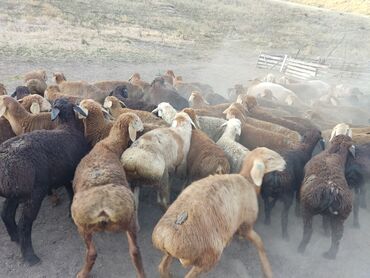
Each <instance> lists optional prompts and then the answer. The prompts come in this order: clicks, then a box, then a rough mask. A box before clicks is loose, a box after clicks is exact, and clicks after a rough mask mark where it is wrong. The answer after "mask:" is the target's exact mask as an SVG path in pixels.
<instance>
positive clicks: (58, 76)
mask: <svg viewBox="0 0 370 278" xmlns="http://www.w3.org/2000/svg"><path fill="white" fill-rule="evenodd" d="M53 79H54V81H55V83H57V84H60V83H61V82H63V81H67V79H66V77H65V76H64V74H63V73H61V72H55V73H53Z"/></svg>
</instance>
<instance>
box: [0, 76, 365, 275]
mask: <svg viewBox="0 0 370 278" xmlns="http://www.w3.org/2000/svg"><path fill="white" fill-rule="evenodd" d="M53 77H54V81H55V83H53V82H50V83H53V84H47V81H48V79H47V72H46V71H45V70H35V71H32V72H28V73H26V74H24V80H23V81H24V84H23V85H21V86H18V87H17V88H16V89H15V91H14V92H13V93H12V94H8V93H7V90H6V87H5V86H4V85H3V84H0V94H1V96H0V117H1V118H0V196H1V197H3V198H5V201H4V204H3V209H2V213H1V218H2V220H3V223H4V225H5V227H6V230H7V232H8V234H9V236H10V239H11V241H14V242H16V243H17V244H19V246H20V250H21V254H22V257H23V259H24V261H25V262H26V263H28V264H29V265H30V266H32V265H35V264H37V263H39V262H40V258H39V257H38V256H37V255H36V253H37V252H35V250H34V249H33V246H32V240H31V238H32V225H33V222H34V220H35V219H36V218H37V215H38V212H39V210H40V207H41V203H42V201H43V199H44V198H45V197H46V196H48V195H49V196H52V197H53V198H52V199H51V200H52V202H54V203H56V202H58V200H59V198H58V195H57V194H56V193H55V189H56V188H58V187H61V186H63V187H65V189H66V191H67V193H68V196H69V197H70V211H69V212H67V211H66V213H70V216H71V218H72V219H73V222H74V223H75V225H76V227H77V230H78V232H79V234H80V235H81V238H82V239H83V241H84V242H85V245H86V254H85V262H84V265H83V266H82V268H81V270H80V271H79V272H78V274H77V277H79V278H84V277H88V276H89V273H90V272H91V270H92V268H93V266H94V263H95V260H96V257H97V251H96V248H95V245H94V243H93V239H92V238H93V234H94V233H96V232H104V231H109V232H124V233H125V234H126V235H127V240H128V246H129V253H130V257H131V260H132V263H133V265H134V267H135V270H136V273H137V276H138V277H145V271H144V269H145V265H144V264H143V261H142V256H141V252H142V249H140V247H139V246H140V242H139V241H138V237H137V236H138V233H139V230H140V214H139V200H140V189H141V188H142V187H150V188H152V190H155V191H156V192H157V202H158V205H159V206H160V207H161V208H162V209H163V216H162V217H161V219H160V220H159V221H158V223H157V224H156V225H155V227H153V233H152V242H153V245H154V247H155V248H157V249H159V250H161V251H162V252H163V258H162V259H161V261H160V263H159V266H158V271H159V274H160V276H161V277H170V267H171V263H172V261H173V259H178V260H179V261H180V263H181V264H182V265H183V266H184V267H187V266H191V269H190V271H189V272H188V273H187V274H186V276H185V277H186V278H191V277H198V276H199V275H200V274H202V273H205V272H208V271H211V269H212V268H213V267H214V266H215V265H216V264H217V263H218V261H219V260H220V258H221V254H222V252H223V249H224V248H225V247H226V246H227V245H228V243H229V242H230V241H231V240H232V238H233V237H234V235H235V234H238V235H239V236H240V237H243V238H246V239H248V240H249V241H251V242H252V243H253V245H254V246H255V247H256V249H257V251H258V255H259V259H260V262H261V268H262V272H263V275H264V276H265V277H272V276H273V270H272V269H271V266H270V263H269V259H268V257H267V255H266V251H265V247H264V244H263V241H262V239H261V237H260V236H259V234H258V233H257V232H256V231H255V230H254V224H255V223H256V221H257V218H258V215H259V213H258V208H259V206H258V203H259V200H260V201H262V202H263V206H264V222H265V224H266V225H269V224H270V222H271V211H272V209H273V208H274V206H275V204H276V202H278V201H281V202H282V203H283V210H282V213H281V234H282V238H283V239H285V240H288V239H289V224H288V215H289V210H290V207H291V206H292V205H293V203H295V214H296V216H297V217H302V220H303V236H302V240H301V242H300V243H299V245H298V244H297V246H298V252H300V253H303V252H305V249H306V248H307V245H308V243H309V241H310V238H311V235H312V231H313V225H312V224H313V217H314V216H315V215H321V216H322V218H323V228H324V231H325V233H327V234H328V233H329V231H330V230H331V246H330V248H329V250H328V251H327V252H325V253H324V257H325V258H328V259H335V258H336V255H337V253H338V249H339V245H340V240H341V239H342V236H343V232H344V225H343V224H344V222H345V220H346V219H347V218H348V216H349V215H350V213H351V212H352V210H353V213H354V223H353V225H354V226H355V227H359V226H360V221H359V208H360V207H363V208H366V198H363V197H364V196H365V193H366V182H367V181H368V180H369V178H370V127H369V126H367V125H368V124H369V119H370V113H369V112H368V111H367V109H368V107H366V105H365V104H366V102H367V101H368V100H369V96H368V95H366V94H365V93H362V92H361V91H360V90H358V89H356V88H350V87H345V86H342V85H341V86H339V85H337V86H331V85H329V84H327V83H325V82H323V81H320V80H310V81H294V80H290V79H289V78H287V77H282V78H280V79H277V78H276V77H275V76H274V75H272V74H268V75H267V76H266V77H265V78H264V79H262V80H257V79H255V80H253V81H252V82H250V84H249V85H248V86H244V85H235V87H234V88H232V89H229V91H228V95H229V99H227V98H225V97H223V96H222V95H220V94H217V93H215V92H214V91H213V88H212V87H211V86H209V85H207V84H203V83H199V82H185V81H184V79H183V78H182V77H181V76H176V75H175V74H174V72H173V71H172V70H168V71H166V72H165V73H164V74H163V75H161V76H157V77H155V78H154V80H153V81H152V82H151V83H148V82H146V81H144V80H142V79H141V76H140V74H139V73H134V74H133V75H132V76H131V77H130V78H129V79H128V80H127V81H119V80H117V81H99V82H95V83H88V82H86V81H68V80H67V78H66V77H65V75H64V74H63V73H60V72H59V73H54V74H53ZM333 111H337V112H336V113H333ZM338 112H339V113H338ZM175 183H181V185H182V190H181V192H180V194H179V195H178V196H175V195H176V194H175V192H174V190H173V186H174V184H175ZM171 196H172V198H171ZM174 198H175V200H174V201H173V202H172V203H171V200H173V199H174ZM19 205H22V206H21V212H20V218H19V220H18V222H17V221H16V217H15V216H16V213H17V209H18V207H19ZM49 213H53V212H52V211H50V212H49ZM143 252H145V250H143ZM158 261H159V260H158Z"/></svg>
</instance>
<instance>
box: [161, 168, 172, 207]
mask: <svg viewBox="0 0 370 278" xmlns="http://www.w3.org/2000/svg"><path fill="white" fill-rule="evenodd" d="M159 198H160V205H161V206H162V208H163V209H164V210H167V208H168V205H169V203H170V183H169V176H168V171H167V169H165V171H164V173H163V176H162V179H161V181H160V189H159Z"/></svg>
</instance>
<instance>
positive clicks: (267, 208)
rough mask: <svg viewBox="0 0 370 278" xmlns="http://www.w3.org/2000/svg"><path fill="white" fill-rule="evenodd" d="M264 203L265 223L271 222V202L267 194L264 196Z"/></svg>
mask: <svg viewBox="0 0 370 278" xmlns="http://www.w3.org/2000/svg"><path fill="white" fill-rule="evenodd" d="M263 204H264V207H265V225H270V224H271V209H272V207H271V202H270V200H269V197H268V196H266V197H264V198H263Z"/></svg>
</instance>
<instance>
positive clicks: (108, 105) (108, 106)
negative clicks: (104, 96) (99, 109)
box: [103, 100, 113, 108]
mask: <svg viewBox="0 0 370 278" xmlns="http://www.w3.org/2000/svg"><path fill="white" fill-rule="evenodd" d="M112 105H113V103H112V101H111V100H106V101H104V104H103V106H104V108H111V107H112Z"/></svg>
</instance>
